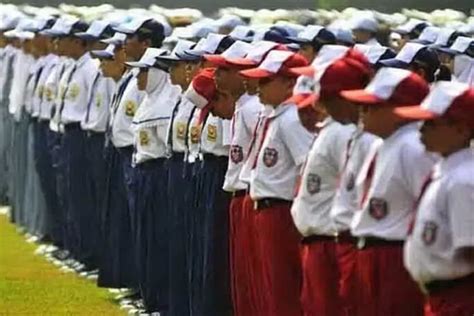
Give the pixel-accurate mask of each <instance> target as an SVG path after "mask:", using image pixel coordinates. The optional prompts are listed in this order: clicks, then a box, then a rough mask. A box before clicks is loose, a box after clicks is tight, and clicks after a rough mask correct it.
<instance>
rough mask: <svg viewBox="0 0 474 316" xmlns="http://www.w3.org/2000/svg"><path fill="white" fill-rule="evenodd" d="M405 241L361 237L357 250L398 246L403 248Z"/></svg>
mask: <svg viewBox="0 0 474 316" xmlns="http://www.w3.org/2000/svg"><path fill="white" fill-rule="evenodd" d="M403 243H404V241H403V240H388V239H382V238H377V237H359V238H357V248H359V249H364V248H369V247H379V246H398V247H403Z"/></svg>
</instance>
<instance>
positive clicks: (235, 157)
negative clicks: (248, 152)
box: [230, 145, 244, 164]
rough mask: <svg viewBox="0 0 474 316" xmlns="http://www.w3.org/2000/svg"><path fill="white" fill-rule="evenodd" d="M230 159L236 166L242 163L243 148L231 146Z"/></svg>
mask: <svg viewBox="0 0 474 316" xmlns="http://www.w3.org/2000/svg"><path fill="white" fill-rule="evenodd" d="M230 159H231V161H232V162H233V163H235V164H238V163H241V162H242V161H243V160H244V152H243V150H242V147H241V146H239V145H232V146H230Z"/></svg>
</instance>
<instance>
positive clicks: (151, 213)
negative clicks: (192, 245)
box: [133, 159, 169, 312]
mask: <svg viewBox="0 0 474 316" xmlns="http://www.w3.org/2000/svg"><path fill="white" fill-rule="evenodd" d="M135 169H136V175H135V178H134V182H135V185H134V189H135V190H134V193H133V194H134V195H135V203H136V204H135V208H134V209H135V212H136V215H135V216H136V225H137V226H136V231H135V233H136V237H135V241H136V247H135V250H136V255H135V258H136V259H137V267H138V272H139V280H140V281H139V288H140V292H141V296H142V298H143V301H144V304H145V308H146V310H147V311H149V312H164V311H167V309H168V260H169V259H168V223H167V217H168V198H167V191H166V185H167V181H168V176H167V169H166V168H165V159H155V160H151V161H147V162H144V163H141V164H139V165H138V166H137V167H136V168H135Z"/></svg>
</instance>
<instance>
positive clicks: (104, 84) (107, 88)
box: [81, 73, 117, 133]
mask: <svg viewBox="0 0 474 316" xmlns="http://www.w3.org/2000/svg"><path fill="white" fill-rule="evenodd" d="M96 76H97V77H96V78H97V79H96V78H94V82H93V83H92V89H91V93H90V94H89V97H88V102H87V103H88V104H87V109H86V113H85V115H84V117H83V118H82V121H81V128H82V129H83V130H85V131H93V132H96V133H103V132H105V130H106V129H107V121H108V119H109V114H110V107H109V105H110V102H111V101H112V95H113V94H114V92H115V89H116V88H117V84H116V83H115V82H114V80H113V79H111V78H105V77H104V76H103V75H102V74H101V73H97V75H96Z"/></svg>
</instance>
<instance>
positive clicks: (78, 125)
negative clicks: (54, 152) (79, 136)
mask: <svg viewBox="0 0 474 316" xmlns="http://www.w3.org/2000/svg"><path fill="white" fill-rule="evenodd" d="M63 126H64V131H77V130H80V129H81V123H79V122H77V123H69V124H64V125H63Z"/></svg>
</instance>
